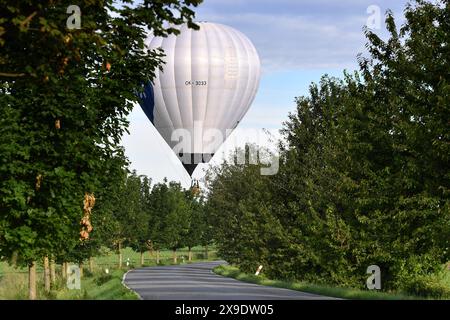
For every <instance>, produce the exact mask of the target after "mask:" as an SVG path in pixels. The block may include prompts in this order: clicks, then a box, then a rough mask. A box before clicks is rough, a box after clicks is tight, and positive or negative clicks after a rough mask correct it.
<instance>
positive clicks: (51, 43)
mask: <svg viewBox="0 0 450 320" xmlns="http://www.w3.org/2000/svg"><path fill="white" fill-rule="evenodd" d="M0 2H1V5H0V7H1V8H2V17H1V19H0V70H1V72H0V79H1V85H0V91H1V94H0V113H1V114H2V117H1V120H0V154H1V156H0V256H2V257H5V258H9V257H11V256H12V254H13V253H14V252H15V253H18V255H19V257H20V260H19V262H20V263H22V264H29V263H30V262H31V261H33V260H37V259H40V258H41V257H43V256H46V255H48V256H55V257H57V258H59V259H62V260H82V259H83V258H85V257H87V256H89V255H92V254H93V252H95V250H96V248H98V247H99V243H97V244H96V243H94V242H90V243H87V244H83V245H80V243H79V231H80V224H79V221H80V219H81V217H82V205H83V202H82V201H83V196H84V193H85V192H89V193H94V194H96V195H98V196H100V198H102V197H106V196H105V195H106V194H107V193H108V191H107V190H105V186H109V187H106V188H114V187H113V186H112V184H113V183H114V181H118V180H120V179H123V170H124V163H125V162H126V160H125V158H124V155H123V150H122V148H121V147H120V144H119V143H120V139H121V136H122V135H123V133H124V132H126V130H127V126H128V122H127V120H126V117H127V115H128V114H129V113H130V111H131V110H132V107H133V103H135V102H137V99H138V98H137V95H136V93H137V92H139V91H141V90H142V84H143V83H147V82H148V81H150V80H152V79H153V77H154V71H155V69H157V68H158V67H160V64H161V57H162V53H161V52H160V51H158V50H147V49H146V47H145V46H144V40H145V39H146V37H147V32H148V31H147V30H151V31H152V32H153V33H154V34H156V35H160V36H167V35H168V34H171V33H177V32H178V30H177V26H178V25H180V24H182V23H184V22H187V23H188V25H189V26H190V27H192V28H196V25H195V24H194V23H193V22H192V19H193V17H194V12H193V11H192V8H193V7H195V6H197V5H198V4H199V3H200V2H201V1H200V0H180V1H173V0H170V1H140V2H139V3H137V2H133V1H126V2H125V3H122V2H120V1H114V0H107V1H82V2H80V3H79V6H80V8H81V13H82V15H81V29H73V30H70V29H68V28H67V27H66V20H67V18H68V17H69V15H68V14H67V13H66V9H67V7H68V6H69V5H70V4H72V2H70V1H40V2H39V1H38V2H36V1H34V2H32V1H27V0H23V1H15V2H13V3H11V2H10V1H5V0H2V1H0ZM166 24H167V25H170V27H165V26H166ZM129 183H132V181H131V180H130V181H129ZM127 188H132V186H127ZM100 203H102V199H100ZM101 207H102V208H101V210H100V211H99V212H98V213H100V212H104V213H105V212H106V213H111V212H112V210H111V209H110V208H109V209H108V208H107V207H108V204H106V203H105V202H103V203H102V204H101ZM116 209H119V208H116ZM94 210H95V209H94ZM119 210H125V213H126V214H127V215H129V214H131V212H127V211H126V210H127V208H126V206H125V204H122V207H121V208H120V209H119ZM130 210H131V211H133V210H135V208H131V209H130ZM133 212H134V211H133ZM95 215H96V213H95V211H94V213H93V216H94V217H95ZM110 217H111V216H108V215H105V216H102V217H100V216H98V217H96V218H95V219H98V221H102V219H104V218H105V219H109V218H110ZM105 225H108V228H111V229H114V228H115V230H117V228H118V227H115V226H114V225H113V223H108V224H105ZM103 231H106V230H103ZM103 231H101V232H99V233H102V232H103ZM119 233H123V237H124V238H125V239H127V240H129V241H132V240H133V239H131V237H130V236H129V230H126V229H123V230H120V232H119ZM104 234H106V232H104Z"/></svg>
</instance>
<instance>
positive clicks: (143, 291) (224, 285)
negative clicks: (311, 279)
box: [124, 261, 333, 300]
mask: <svg viewBox="0 0 450 320" xmlns="http://www.w3.org/2000/svg"><path fill="white" fill-rule="evenodd" d="M224 263H225V261H214V262H205V263H193V264H186V265H178V266H162V267H147V268H140V269H135V270H132V271H129V272H128V273H127V274H126V275H125V277H124V283H125V284H126V285H127V286H128V287H129V288H130V289H132V290H134V291H136V292H137V293H138V294H139V295H140V297H141V299H144V300H287V299H296V300H316V299H333V298H330V297H324V296H319V295H315V294H311V293H305V292H300V291H294V290H288V289H281V288H274V287H266V286H260V285H256V284H251V283H245V282H241V281H238V280H235V279H231V278H226V277H222V276H219V275H217V274H215V273H213V272H212V269H213V268H214V267H216V266H218V265H221V264H224Z"/></svg>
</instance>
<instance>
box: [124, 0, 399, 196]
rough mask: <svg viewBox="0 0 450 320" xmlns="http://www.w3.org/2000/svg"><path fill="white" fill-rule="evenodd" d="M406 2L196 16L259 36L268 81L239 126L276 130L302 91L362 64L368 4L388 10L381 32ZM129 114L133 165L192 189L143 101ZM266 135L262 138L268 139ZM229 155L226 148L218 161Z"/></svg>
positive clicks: (249, 7) (283, 6)
mask: <svg viewBox="0 0 450 320" xmlns="http://www.w3.org/2000/svg"><path fill="white" fill-rule="evenodd" d="M406 2H407V1H405V0H396V1H387V0H383V1H373V0H341V1H337V0H277V1H274V0H204V3H203V4H201V5H200V6H199V7H198V8H197V9H196V20H197V21H209V22H217V23H222V24H226V25H229V26H231V27H233V28H235V29H238V30H240V31H241V32H243V33H244V34H245V35H247V37H248V38H249V39H250V40H251V41H252V42H253V44H254V45H255V47H256V49H257V51H258V54H259V56H260V59H261V63H262V76H261V83H260V87H259V90H258V94H257V96H256V98H255V100H254V102H253V104H252V106H251V107H250V110H249V112H248V113H247V114H246V116H245V117H244V119H243V120H242V121H241V123H240V125H239V127H238V129H255V130H260V129H262V128H265V129H269V130H270V131H271V132H274V134H276V132H277V131H278V130H279V129H280V128H281V127H282V122H283V121H285V120H286V118H287V115H288V113H289V112H292V111H294V110H295V103H294V99H295V97H298V96H301V95H305V94H307V93H308V87H309V85H310V84H311V82H317V81H319V80H320V77H321V76H322V75H324V74H328V75H332V76H337V77H341V76H342V72H343V70H344V69H346V70H350V71H351V70H355V69H357V64H356V56H357V54H358V53H365V48H364V45H365V38H364V34H363V26H364V25H366V23H367V21H368V18H369V16H370V14H369V13H368V12H367V9H368V8H369V7H370V6H374V5H375V6H377V7H378V8H379V9H380V11H381V14H382V17H381V18H382V20H381V28H380V29H378V30H376V32H377V33H379V34H381V35H385V30H384V27H383V20H384V19H383V16H384V13H385V11H386V10H387V9H391V10H392V11H393V12H394V15H395V17H396V19H397V21H398V25H400V24H401V23H402V22H403V16H402V12H403V8H404V6H405V4H406ZM129 119H130V122H131V125H130V135H126V136H124V137H123V145H124V146H125V149H126V155H127V156H128V158H129V159H130V161H131V168H132V169H136V170H137V171H138V173H139V174H145V175H148V176H149V177H150V178H152V180H153V181H154V182H159V181H162V179H163V178H164V177H167V178H168V179H169V180H176V181H180V182H182V184H183V185H184V186H185V187H188V186H189V185H190V178H189V176H188V175H187V173H186V172H184V169H183V167H182V165H181V163H179V161H178V159H177V158H176V157H175V155H174V154H173V152H172V150H171V149H170V148H169V147H167V146H166V145H165V142H164V140H162V138H161V137H160V136H159V134H158V133H157V132H156V130H155V129H154V128H153V127H152V125H151V123H150V122H149V121H148V120H147V118H146V117H145V115H144V113H143V112H142V110H141V109H140V107H136V108H135V109H134V110H133V112H132V114H131V115H130V117H129ZM236 135H238V132H237V133H236ZM262 140H263V141H261V140H259V141H255V142H258V143H260V144H266V143H268V142H266V141H264V139H262ZM238 144H239V143H238ZM228 147H229V146H228ZM222 159H223V156H222V155H221V153H220V152H218V154H216V156H215V157H214V159H213V160H212V163H213V164H217V163H220V161H221V160H222ZM206 167H207V166H206V165H201V166H200V168H198V169H197V171H196V173H195V175H194V177H195V178H197V179H201V178H202V177H203V175H204V173H203V170H204V169H205V168H206Z"/></svg>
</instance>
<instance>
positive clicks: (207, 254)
mask: <svg viewBox="0 0 450 320" xmlns="http://www.w3.org/2000/svg"><path fill="white" fill-rule="evenodd" d="M208 258H209V253H208V245H207V244H206V245H205V259H206V260H208Z"/></svg>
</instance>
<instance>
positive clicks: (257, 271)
mask: <svg viewBox="0 0 450 320" xmlns="http://www.w3.org/2000/svg"><path fill="white" fill-rule="evenodd" d="M262 268H263V266H262V265H260V266H259V267H258V269H257V270H256V272H255V276H259V273H260V272H261V269H262Z"/></svg>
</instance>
